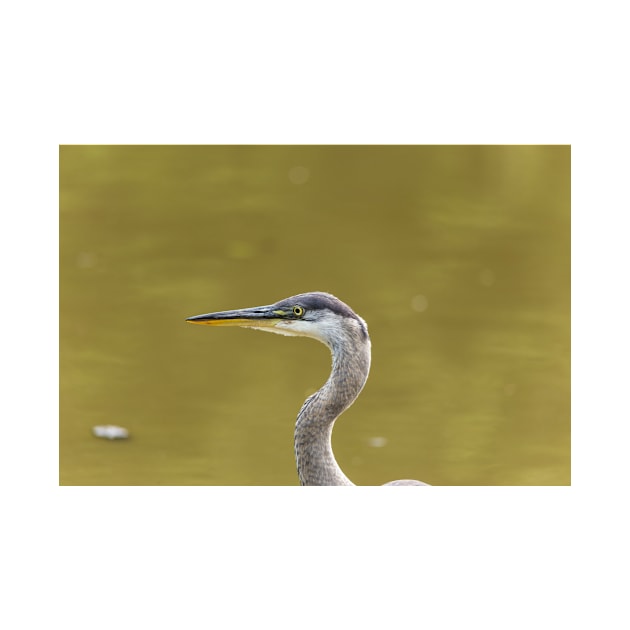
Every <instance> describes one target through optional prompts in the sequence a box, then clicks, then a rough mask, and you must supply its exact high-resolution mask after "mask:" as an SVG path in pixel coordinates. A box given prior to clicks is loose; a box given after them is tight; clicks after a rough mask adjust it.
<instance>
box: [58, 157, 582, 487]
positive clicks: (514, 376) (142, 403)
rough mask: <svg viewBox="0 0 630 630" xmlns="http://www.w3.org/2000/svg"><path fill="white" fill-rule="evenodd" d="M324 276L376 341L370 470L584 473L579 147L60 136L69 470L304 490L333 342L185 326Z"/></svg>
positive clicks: (63, 420)
mask: <svg viewBox="0 0 630 630" xmlns="http://www.w3.org/2000/svg"><path fill="white" fill-rule="evenodd" d="M314 290H323V291H329V292H331V293H334V294H335V295H337V296H338V297H339V298H341V299H342V300H344V301H346V302H347V303H348V304H350V305H351V306H352V308H354V309H355V310H356V311H357V312H358V313H359V314H360V315H362V316H363V317H364V318H365V319H366V320H367V322H368V325H369V328H370V333H371V336H372V345H373V357H372V370H371V374H370V379H369V380H368V383H367V385H366V388H365V389H364V391H363V393H362V394H361V396H360V397H359V399H358V401H357V402H356V403H355V405H354V406H353V407H352V408H351V409H350V410H349V411H347V412H346V413H345V414H344V415H343V416H342V417H341V418H340V419H339V421H338V422H337V425H336V427H335V431H334V433H333V446H334V449H335V454H336V457H337V460H338V462H339V463H340V465H341V467H342V468H343V469H344V471H345V472H346V474H347V475H348V476H349V477H350V478H351V479H352V480H353V481H354V482H355V483H357V484H359V485H372V484H381V483H384V482H386V481H390V480H392V479H398V478H408V477H411V478H417V479H422V480H424V481H426V482H428V483H431V484H435V485H556V484H568V483H570V149H569V148H568V147H325V146H322V147H318V146H312V147H298V146H296V147H287V146H283V147H263V146H256V147H246V146H244V147H159V146H153V147H99V146H94V147H62V148H61V149H60V310H61V312H60V444H59V446H60V483H61V484H130V485H131V484H134V485H137V484H152V485H157V484H171V485H179V484H189V485H190V484H204V485H214V484H221V485H231V484H242V485H245V484H247V485H257V484H264V485H279V484H281V485H295V484H297V474H296V472H295V463H294V458H293V426H294V422H295V417H296V415H297V412H298V411H299V409H300V406H301V404H302V401H303V399H304V398H305V397H306V396H307V395H309V394H310V393H312V392H313V391H314V390H315V389H317V388H318V387H319V386H320V385H321V384H322V383H323V382H324V381H325V379H326V378H327V376H328V370H329V366H330V358H329V354H328V351H327V349H326V348H325V347H324V346H323V345H321V344H318V343H317V342H315V341H312V340H308V339H294V338H284V337H279V336H277V335H270V334H267V335H265V334H260V333H256V332H254V331H251V330H242V329H236V328H232V329H211V328H204V327H199V326H190V325H188V324H186V323H185V322H184V320H185V318H186V317H189V316H191V315H197V314H199V313H205V312H210V311H215V310H225V309H231V308H240V307H246V306H256V305H260V304H268V303H271V302H274V301H276V300H278V299H280V298H283V297H287V296H289V295H292V294H295V293H300V292H305V291H314ZM99 424H119V425H121V426H124V427H126V428H127V429H129V431H130V439H129V440H127V441H107V440H101V439H97V438H95V437H93V436H92V433H91V428H92V426H94V425H99Z"/></svg>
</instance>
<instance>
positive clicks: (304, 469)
mask: <svg viewBox="0 0 630 630" xmlns="http://www.w3.org/2000/svg"><path fill="white" fill-rule="evenodd" d="M187 321H189V322H191V323H196V324H208V325H222V326H230V325H231V326H244V327H247V328H257V329H260V330H266V331H268V332H274V333H279V334H283V335H291V336H304V337H311V338H313V339H317V340H318V341H321V342H322V343H324V344H326V345H327V346H328V348H329V349H330V352H331V354H332V371H331V373H330V376H329V377H328V380H327V381H326V382H325V383H324V385H323V386H322V388H321V389H320V390H319V391H317V392H316V393H315V394H313V395H312V396H310V397H309V398H307V399H306V401H305V402H304V404H303V405H302V408H301V409H300V412H299V413H298V417H297V422H296V425H295V436H294V444H295V459H296V463H297V469H298V476H299V478H300V483H301V484H302V485H303V486H352V485H354V484H353V483H352V482H351V481H350V480H349V479H348V477H346V475H345V474H344V473H343V471H342V470H341V468H340V467H339V465H338V464H337V461H336V460H335V456H334V454H333V450H332V444H331V436H332V430H333V426H334V423H335V420H336V419H337V418H338V417H339V416H340V415H341V414H342V413H343V412H344V411H345V410H346V409H347V408H348V407H350V405H351V404H352V403H353V402H354V401H355V400H356V398H357V396H358V395H359V393H360V392H361V390H362V389H363V386H364V385H365V382H366V380H367V377H368V374H369V371H370V357H371V347H370V336H369V334H368V329H367V324H366V323H365V321H364V320H363V319H362V318H361V317H359V316H358V315H357V314H356V313H355V312H354V311H353V310H352V309H351V308H350V307H349V306H348V305H347V304H344V303H343V302H342V301H341V300H339V299H337V298H336V297H335V296H333V295H330V294H329V293H321V292H316V293H302V294H300V295H295V296H293V297H290V298H287V299H285V300H281V301H280V302H276V303H275V304H272V305H269V306H260V307H255V308H248V309H241V310H236V311H223V312H219V313H208V314H206V315H197V316H196V317H191V318H189V319H188V320H187ZM385 485H388V486H389V485H396V486H402V485H414V486H425V485H427V484H425V483H422V482H421V481H415V480H410V479H402V480H399V481H392V482H390V483H388V484H385Z"/></svg>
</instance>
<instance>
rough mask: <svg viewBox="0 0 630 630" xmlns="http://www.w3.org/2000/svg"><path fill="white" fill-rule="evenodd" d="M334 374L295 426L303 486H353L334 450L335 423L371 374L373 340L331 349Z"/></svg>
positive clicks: (351, 340)
mask: <svg viewBox="0 0 630 630" xmlns="http://www.w3.org/2000/svg"><path fill="white" fill-rule="evenodd" d="M330 349H331V353H332V360H333V361H332V371H331V374H330V376H329V378H328V380H327V381H326V383H324V386H323V387H322V388H321V389H320V390H319V391H318V392H316V393H315V394H313V395H312V396H310V397H309V398H307V399H306V401H305V402H304V405H303V406H302V409H301V410H300V413H299V414H298V418H297V423H296V426H295V458H296V461H297V468H298V475H299V477H300V483H301V484H302V485H303V486H352V485H354V484H353V483H352V482H351V481H350V480H349V479H348V478H347V477H346V475H345V474H344V473H343V471H342V470H341V468H340V467H339V465H338V464H337V461H336V460H335V456H334V454H333V450H332V444H331V436H332V430H333V425H334V423H335V420H336V419H337V418H338V417H339V416H340V415H341V414H342V413H343V412H344V411H345V410H346V409H347V408H348V407H350V405H351V404H352V403H353V402H354V401H355V400H356V398H357V396H358V395H359V393H360V392H361V389H362V388H363V386H364V385H365V382H366V380H367V377H368V373H369V371H370V339H369V337H367V335H365V336H360V335H354V334H352V335H350V336H349V337H347V338H344V339H339V340H335V342H334V343H332V344H331V345H330Z"/></svg>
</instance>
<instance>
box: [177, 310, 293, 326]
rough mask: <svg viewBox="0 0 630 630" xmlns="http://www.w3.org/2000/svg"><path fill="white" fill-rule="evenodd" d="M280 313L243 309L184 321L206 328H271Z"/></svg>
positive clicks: (276, 321)
mask: <svg viewBox="0 0 630 630" xmlns="http://www.w3.org/2000/svg"><path fill="white" fill-rule="evenodd" d="M282 314H283V313H282V312H281V311H274V310H272V307H269V306H257V307H254V308H243V309H240V310H236V311H221V312H219V313H206V314H205V315H195V316H194V317H189V318H188V319H187V320H186V321H187V322H189V323H190V324H205V325H206V326H246V327H247V328H271V327H273V326H275V325H276V324H277V323H278V322H279V321H280V316H281V315H282Z"/></svg>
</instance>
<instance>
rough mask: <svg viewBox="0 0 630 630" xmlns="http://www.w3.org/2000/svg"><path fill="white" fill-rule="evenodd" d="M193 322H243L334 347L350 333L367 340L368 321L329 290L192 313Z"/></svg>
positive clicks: (261, 328) (222, 323)
mask: <svg viewBox="0 0 630 630" xmlns="http://www.w3.org/2000/svg"><path fill="white" fill-rule="evenodd" d="M186 321H187V322H190V323H191V324H205V325H208V326H242V327H244V328H256V329H258V330H265V331H267V332H274V333H278V334H280V335H289V336H294V337H311V338H313V339H317V340H318V341H321V342H322V343H325V344H326V345H327V346H329V347H331V348H332V347H334V346H335V345H336V343H337V341H338V340H339V339H341V338H342V337H346V336H347V335H348V334H351V335H353V336H357V337H358V338H359V339H362V340H367V339H368V332H367V324H366V323H365V321H364V320H363V319H362V318H361V317H359V316H358V315H357V314H356V313H355V312H354V311H353V310H352V309H351V308H350V307H349V306H348V305H347V304H344V303H343V302H342V301H341V300H339V299H338V298H336V297H335V296H334V295H330V294H329V293H321V292H315V293H301V294H299V295H294V296H292V297H290V298H286V299H284V300H280V301H279V302H276V303H275V304H270V305H268V306H255V307H253V308H243V309H238V310H234V311H221V312H218V313H207V314H205V315H196V316H195V317H189V318H188V319H187V320H186Z"/></svg>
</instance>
